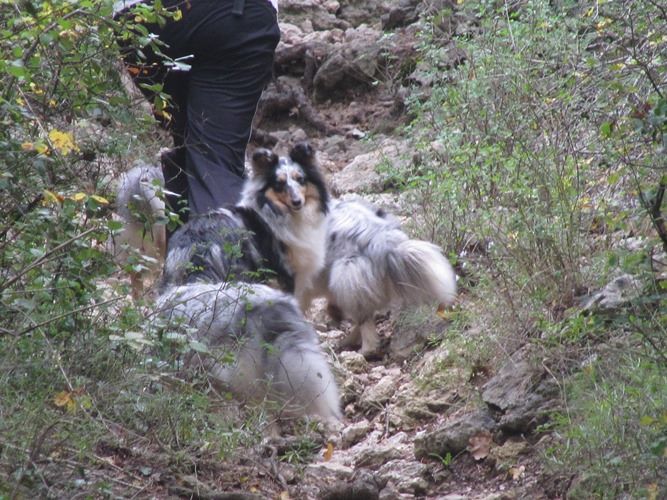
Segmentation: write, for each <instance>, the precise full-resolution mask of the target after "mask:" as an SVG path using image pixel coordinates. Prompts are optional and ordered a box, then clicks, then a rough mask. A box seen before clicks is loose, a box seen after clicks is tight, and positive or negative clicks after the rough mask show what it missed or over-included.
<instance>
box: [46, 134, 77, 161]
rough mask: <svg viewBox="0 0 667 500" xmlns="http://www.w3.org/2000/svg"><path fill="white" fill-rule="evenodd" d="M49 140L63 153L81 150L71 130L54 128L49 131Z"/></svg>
mask: <svg viewBox="0 0 667 500" xmlns="http://www.w3.org/2000/svg"><path fill="white" fill-rule="evenodd" d="M49 140H50V141H51V144H53V147H54V148H56V149H57V150H58V151H59V152H60V153H61V154H63V155H68V154H69V153H71V152H72V151H78V150H79V148H78V147H77V145H76V144H74V136H73V135H72V134H71V133H70V132H62V131H60V130H58V129H53V130H51V131H50V132H49Z"/></svg>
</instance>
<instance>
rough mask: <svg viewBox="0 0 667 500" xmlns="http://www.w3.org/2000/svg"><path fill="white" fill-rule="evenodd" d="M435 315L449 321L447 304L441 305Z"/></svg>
mask: <svg viewBox="0 0 667 500" xmlns="http://www.w3.org/2000/svg"><path fill="white" fill-rule="evenodd" d="M435 314H437V315H438V317H439V318H440V319H447V317H448V314H447V306H446V305H445V304H440V305H439V306H438V310H437V311H436V312H435Z"/></svg>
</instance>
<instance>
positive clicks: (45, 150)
mask: <svg viewBox="0 0 667 500" xmlns="http://www.w3.org/2000/svg"><path fill="white" fill-rule="evenodd" d="M35 151H37V152H38V153H39V154H41V155H46V154H49V147H48V146H47V145H46V144H43V143H41V142H38V143H37V144H35Z"/></svg>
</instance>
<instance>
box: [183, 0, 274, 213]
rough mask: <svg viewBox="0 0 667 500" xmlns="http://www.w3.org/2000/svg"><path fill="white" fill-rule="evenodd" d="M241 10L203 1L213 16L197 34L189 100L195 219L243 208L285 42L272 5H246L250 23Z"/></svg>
mask: <svg viewBox="0 0 667 500" xmlns="http://www.w3.org/2000/svg"><path fill="white" fill-rule="evenodd" d="M232 5H233V2H231V1H228V2H221V1H220V0H199V1H197V2H193V14H194V15H195V16H196V14H197V13H196V11H197V9H199V8H201V9H205V10H206V12H207V16H206V17H203V18H201V22H200V23H199V24H198V26H197V29H196V30H194V31H193V32H192V36H191V37H190V39H189V47H190V48H191V49H192V50H193V53H194V56H195V57H194V60H193V64H192V69H191V71H190V77H189V85H188V97H187V117H188V121H187V126H186V134H185V140H186V170H187V174H188V199H189V205H190V210H191V212H192V213H204V212H206V211H209V210H211V209H214V208H217V207H220V206H223V205H227V204H233V203H236V202H237V201H238V200H239V198H240V194H241V189H242V185H243V174H244V163H245V149H246V146H247V144H248V140H249V138H250V130H251V125H252V119H253V117H254V114H255V110H256V108H257V103H258V102H259V99H260V97H261V94H262V91H263V89H264V87H265V86H266V84H267V83H268V82H269V80H270V78H271V74H272V67H273V56H274V51H275V47H276V45H277V43H278V40H279V38H280V31H279V29H278V25H277V21H276V14H275V11H274V10H273V8H272V7H271V6H270V4H269V3H268V1H267V0H246V2H245V8H244V12H243V15H242V16H236V15H234V14H232V13H231V8H232Z"/></svg>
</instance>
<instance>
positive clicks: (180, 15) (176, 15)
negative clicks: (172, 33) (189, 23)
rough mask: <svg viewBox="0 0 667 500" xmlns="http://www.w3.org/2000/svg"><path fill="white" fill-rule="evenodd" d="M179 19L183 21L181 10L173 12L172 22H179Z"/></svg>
mask: <svg viewBox="0 0 667 500" xmlns="http://www.w3.org/2000/svg"><path fill="white" fill-rule="evenodd" d="M181 19H183V12H182V11H181V9H177V10H176V11H175V12H174V21H180V20H181Z"/></svg>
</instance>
